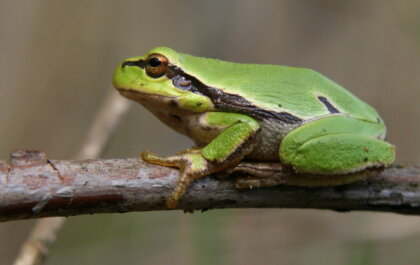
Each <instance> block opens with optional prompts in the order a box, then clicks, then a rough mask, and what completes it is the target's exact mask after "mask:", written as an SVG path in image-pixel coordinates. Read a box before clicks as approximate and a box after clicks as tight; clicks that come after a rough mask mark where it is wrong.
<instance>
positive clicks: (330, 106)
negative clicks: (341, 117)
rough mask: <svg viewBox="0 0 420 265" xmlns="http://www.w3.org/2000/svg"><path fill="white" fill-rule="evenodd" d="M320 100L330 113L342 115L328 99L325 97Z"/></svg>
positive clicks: (320, 97)
mask: <svg viewBox="0 0 420 265" xmlns="http://www.w3.org/2000/svg"><path fill="white" fill-rule="evenodd" d="M318 99H319V101H321V102H322V104H324V105H325V107H327V109H328V111H329V112H330V113H340V112H339V111H338V109H336V108H335V107H334V106H333V105H332V104H331V103H330V102H329V101H328V99H327V98H326V97H324V96H318Z"/></svg>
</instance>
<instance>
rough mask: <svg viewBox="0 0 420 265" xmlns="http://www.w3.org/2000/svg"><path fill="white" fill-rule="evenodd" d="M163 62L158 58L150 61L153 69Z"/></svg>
mask: <svg viewBox="0 0 420 265" xmlns="http://www.w3.org/2000/svg"><path fill="white" fill-rule="evenodd" d="M161 63H162V62H161V61H160V60H159V58H157V57H153V58H151V59H150V60H149V65H150V66H151V67H156V66H159V65H160V64H161Z"/></svg>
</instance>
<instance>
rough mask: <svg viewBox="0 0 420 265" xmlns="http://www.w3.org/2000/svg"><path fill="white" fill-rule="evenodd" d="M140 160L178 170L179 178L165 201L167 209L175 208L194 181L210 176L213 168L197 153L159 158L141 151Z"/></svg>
mask: <svg viewBox="0 0 420 265" xmlns="http://www.w3.org/2000/svg"><path fill="white" fill-rule="evenodd" d="M141 158H142V159H143V160H144V161H147V162H149V163H152V164H158V165H161V166H169V167H177V168H179V169H180V178H179V179H178V180H177V183H176V185H175V188H174V190H173V191H172V193H171V195H170V196H169V198H168V199H167V201H166V206H167V207H168V208H176V207H177V205H178V202H179V201H180V199H181V197H182V195H183V194H184V193H185V191H186V190H187V188H188V187H189V186H190V185H191V182H193V181H194V180H195V179H199V178H202V177H204V176H206V175H208V174H210V173H211V172H212V171H213V170H214V167H213V166H212V164H211V163H209V162H208V161H207V160H206V159H205V158H204V157H203V156H202V155H201V154H200V153H199V152H195V151H193V152H188V151H185V152H181V155H175V156H167V157H161V156H159V155H157V154H154V153H152V152H149V151H143V152H142V153H141Z"/></svg>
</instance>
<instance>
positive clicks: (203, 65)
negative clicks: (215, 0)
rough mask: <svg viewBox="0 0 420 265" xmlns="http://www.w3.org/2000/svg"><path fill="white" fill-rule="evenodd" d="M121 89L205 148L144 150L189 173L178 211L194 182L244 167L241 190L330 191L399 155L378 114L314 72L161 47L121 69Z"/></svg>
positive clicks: (117, 82) (117, 79)
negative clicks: (269, 167)
mask: <svg viewBox="0 0 420 265" xmlns="http://www.w3.org/2000/svg"><path fill="white" fill-rule="evenodd" d="M156 58H158V60H157V59H156ZM162 58H163V59H162ZM156 60H157V61H159V62H158V63H156ZM113 83H114V86H115V88H116V89H118V91H119V92H120V93H121V94H122V95H123V96H125V97H127V98H129V99H132V100H135V101H137V102H138V103H140V104H142V105H143V106H145V107H146V108H148V109H149V110H150V111H151V112H152V113H154V114H155V115H156V116H157V117H158V118H159V119H160V120H161V121H162V122H164V123H166V124H167V125H169V126H170V127H171V128H173V129H175V130H176V131H178V132H180V133H182V134H185V135H187V136H188V137H190V138H191V139H193V140H194V141H195V143H196V145H197V147H196V148H193V149H188V150H186V151H183V152H181V153H179V154H177V155H175V156H169V157H160V156H158V155H156V154H153V153H151V152H149V151H144V152H143V153H142V158H143V159H144V160H145V161H148V162H150V163H154V164H160V165H164V166H171V167H178V168H180V172H181V174H180V178H179V180H178V182H177V184H176V187H175V189H174V191H173V193H172V194H171V196H170V197H169V198H168V200H167V206H168V207H169V208H175V207H177V205H178V202H179V200H180V199H181V197H182V195H183V194H184V192H185V190H186V189H187V188H188V186H189V185H190V184H191V182H192V181H193V180H195V179H199V178H202V177H204V176H206V175H209V174H212V173H216V172H221V171H223V172H232V171H235V167H236V168H237V169H239V170H243V171H245V172H248V173H251V174H252V175H254V177H253V178H248V179H247V181H243V182H241V183H242V184H241V185H238V186H240V187H241V188H251V187H259V186H272V185H279V184H291V185H301V186H325V185H338V184H344V183H348V182H351V181H355V180H357V179H359V178H361V177H362V176H365V175H366V174H364V172H372V171H373V172H375V170H376V169H380V168H384V167H386V166H389V165H390V164H392V162H393V161H394V159H395V151H394V147H393V146H392V145H391V144H389V143H387V142H385V141H383V139H384V137H385V134H386V129H385V125H384V123H383V121H382V119H381V118H380V117H379V115H378V113H377V112H376V110H375V109H373V108H372V107H371V106H369V105H367V104H366V103H364V102H363V101H361V100H359V99H358V98H356V97H355V96H354V95H352V94H351V93H350V92H348V91H347V90H345V89H344V88H343V87H341V86H339V85H338V84H336V83H334V82H332V81H331V80H329V79H328V78H326V77H324V76H323V75H321V74H319V73H317V72H315V71H313V70H310V69H303V68H294V67H287V66H277V65H257V64H237V63H231V62H224V61H220V60H215V59H208V58H201V57H195V56H191V55H188V54H183V53H178V52H175V51H174V50H172V49H170V48H166V47H157V48H154V49H152V50H150V51H149V52H147V53H146V54H145V55H143V56H139V57H133V58H128V59H127V60H125V61H124V62H123V63H121V64H120V65H119V66H118V67H117V69H116V70H115V74H114V77H113ZM242 160H250V161H260V162H270V163H273V164H274V163H277V164H279V163H281V165H282V166H281V169H282V170H288V171H289V172H292V177H288V178H283V179H282V178H281V177H278V176H277V177H276V174H275V172H274V175H273V172H271V173H270V174H269V175H267V171H266V170H265V169H264V167H263V166H262V167H259V166H255V164H254V165H253V166H238V165H239V164H240V162H241V161H242ZM241 165H242V164H241ZM261 165H263V163H261ZM251 168H252V169H251ZM247 183H248V184H247Z"/></svg>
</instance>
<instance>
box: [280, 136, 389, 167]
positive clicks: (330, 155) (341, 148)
mask: <svg viewBox="0 0 420 265" xmlns="http://www.w3.org/2000/svg"><path fill="white" fill-rule="evenodd" d="M285 140H286V141H287V139H285ZM282 144H287V142H284V143H282ZM280 149H281V148H280ZM280 156H281V157H282V159H284V160H287V161H289V163H290V164H291V165H292V166H293V168H294V169H295V170H296V172H298V173H311V174H321V175H323V174H347V173H354V172H359V171H362V170H363V169H365V168H369V167H383V166H386V165H389V164H391V163H392V161H393V160H394V150H393V147H392V145H390V144H389V143H387V142H384V141H381V140H377V139H375V138H372V137H369V136H364V135H358V134H353V133H336V134H327V135H323V136H318V137H316V138H313V139H308V140H307V141H305V142H304V143H303V144H302V145H300V146H299V147H298V148H296V149H295V150H294V152H291V153H287V154H282V153H280Z"/></svg>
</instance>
